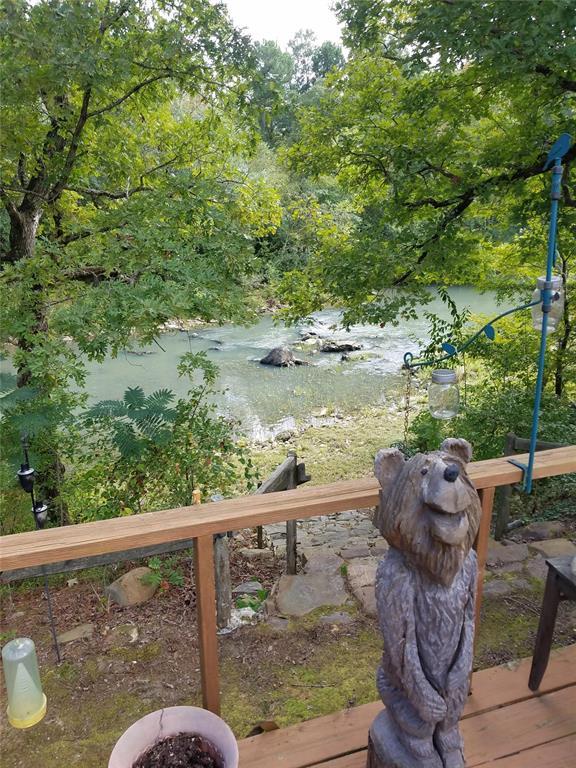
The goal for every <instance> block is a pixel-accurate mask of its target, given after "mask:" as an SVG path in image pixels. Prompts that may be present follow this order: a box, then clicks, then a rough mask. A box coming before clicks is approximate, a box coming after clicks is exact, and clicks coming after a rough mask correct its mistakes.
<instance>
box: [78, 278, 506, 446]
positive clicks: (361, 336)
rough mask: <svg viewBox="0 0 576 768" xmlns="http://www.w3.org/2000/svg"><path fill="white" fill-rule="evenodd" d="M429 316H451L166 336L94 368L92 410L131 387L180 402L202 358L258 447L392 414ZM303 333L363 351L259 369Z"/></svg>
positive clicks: (462, 293)
mask: <svg viewBox="0 0 576 768" xmlns="http://www.w3.org/2000/svg"><path fill="white" fill-rule="evenodd" d="M450 295H451V297H452V298H453V299H454V301H455V302H456V304H457V306H458V308H459V309H462V308H463V307H468V308H469V309H470V310H471V312H472V313H473V314H475V315H476V314H482V315H489V316H492V315H494V314H497V313H498V312H500V311H502V310H503V309H506V308H507V306H506V305H504V306H502V305H500V306H498V305H497V304H496V301H495V297H494V296H493V295H491V294H488V293H485V294H480V293H478V292H477V291H475V290H474V289H473V288H467V287H456V288H452V289H451V290H450ZM424 311H431V312H435V313H437V314H438V315H440V316H442V317H446V316H447V311H446V307H445V306H444V304H442V302H441V301H440V299H439V298H437V297H435V298H433V300H432V302H431V303H430V304H428V305H427V306H426V307H423V309H422V312H421V313H420V314H419V317H418V319H416V320H411V321H407V322H406V321H403V322H402V323H401V324H400V325H398V326H386V327H385V328H380V327H378V326H372V325H357V326H354V327H353V328H351V330H350V331H349V332H346V331H344V330H342V329H337V330H331V326H334V325H336V326H337V325H338V321H339V317H340V315H339V313H338V312H337V311H336V310H325V311H322V312H318V313H316V314H315V315H314V324H313V325H312V326H299V327H285V326H283V325H276V324H274V321H273V319H272V317H270V316H268V315H266V316H263V317H262V318H261V319H260V320H259V321H258V322H257V323H256V324H254V325H251V326H248V327H244V326H238V325H223V326H207V327H202V328H197V329H195V330H194V331H188V332H187V331H174V332H170V333H165V334H162V336H161V337H160V338H159V341H160V344H161V346H162V347H163V349H164V350H165V351H162V349H160V348H159V347H158V346H156V345H153V346H150V347H146V348H137V349H135V351H133V352H124V353H122V354H121V355H119V356H118V357H116V358H107V359H106V360H105V361H104V362H103V363H94V362H88V363H87V370H88V376H87V382H86V389H87V392H88V394H89V402H91V403H93V402H96V401H98V400H103V399H107V398H121V397H122V394H123V392H124V390H125V389H126V388H127V387H130V386H132V387H133V386H137V385H140V386H142V387H143V388H144V390H145V391H146V393H150V392H152V391H154V390H156V389H160V388H164V387H167V388H170V389H172V390H173V391H174V392H176V393H177V394H178V395H183V394H185V393H186V391H187V389H188V382H187V381H186V380H183V379H180V378H179V377H178V374H177V371H176V365H177V363H178V359H179V357H180V355H182V354H183V353H184V352H187V351H192V352H197V351H200V350H204V351H205V352H206V353H207V355H208V357H209V359H210V360H213V361H214V362H215V363H217V364H218V366H219V368H220V378H219V388H220V389H222V390H223V394H222V395H220V396H219V397H218V398H217V404H218V409H219V411H220V412H222V413H226V414H229V415H231V416H233V417H234V418H236V419H238V420H239V421H240V422H241V424H242V427H243V430H244V431H245V432H246V434H247V435H248V436H249V437H250V438H251V439H253V440H256V441H262V440H266V439H269V438H271V437H274V436H275V435H276V434H278V433H279V432H282V431H285V430H289V429H292V428H293V427H294V426H295V424H296V423H297V422H301V421H307V420H310V419H311V418H312V417H313V415H314V414H319V413H325V412H328V413H329V412H331V411H332V410H333V409H336V410H338V411H341V412H344V413H346V412H348V411H350V410H351V409H353V408H355V407H357V406H363V405H383V406H386V407H389V408H392V409H394V405H395V403H396V402H397V401H398V400H399V397H400V395H399V391H400V387H401V379H402V376H401V373H400V367H401V365H402V358H403V355H404V353H405V352H406V351H412V352H417V350H418V346H419V344H418V341H425V340H426V338H427V329H428V322H427V320H426V319H425V317H424ZM306 330H313V331H316V332H317V333H319V334H320V335H322V336H325V337H329V338H332V339H336V340H338V341H343V342H346V341H348V342H354V343H358V344H361V345H362V347H363V349H362V351H361V352H356V353H351V355H350V359H348V360H345V361H342V360H341V355H340V354H338V353H322V352H313V351H312V350H311V348H308V349H306V350H304V351H302V350H301V349H295V350H294V351H295V354H296V356H297V357H299V358H301V359H304V360H306V361H308V362H309V363H310V364H309V365H307V366H294V367H290V368H273V367H269V366H263V365H260V364H259V362H258V361H259V359H260V358H262V357H264V355H265V354H266V353H267V352H268V351H269V350H270V349H272V348H273V347H277V346H285V345H287V346H291V345H293V344H295V343H296V342H298V341H299V340H300V336H301V332H303V331H306ZM324 409H326V411H325V410H324Z"/></svg>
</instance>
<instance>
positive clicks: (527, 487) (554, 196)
mask: <svg viewBox="0 0 576 768" xmlns="http://www.w3.org/2000/svg"><path fill="white" fill-rule="evenodd" d="M571 146H572V137H571V136H570V134H569V133H563V134H562V135H561V136H560V138H559V139H558V141H556V142H555V143H554V145H553V147H552V149H551V150H550V152H548V157H547V158H546V163H545V164H544V170H545V171H546V170H548V168H550V167H552V190H551V193H550V198H551V204H550V226H549V229H548V255H547V259H546V280H545V282H544V283H543V285H542V284H541V286H542V287H541V290H540V298H539V299H537V300H536V301H531V302H529V303H528V304H523V305H522V306H520V307H515V308H514V309H509V310H508V311H507V312H502V314H500V315H498V316H497V317H495V318H493V319H492V320H490V322H489V323H486V325H484V326H483V327H482V328H481V329H480V330H479V331H478V333H475V334H474V336H472V337H471V338H470V339H468V340H467V341H466V342H465V343H464V344H463V345H462V346H461V347H460V348H459V349H457V348H456V347H455V346H454V345H453V344H442V349H443V350H444V352H446V354H445V355H443V356H442V357H439V358H435V359H434V360H422V361H415V362H414V355H413V354H412V353H411V352H406V354H405V355H404V368H407V369H412V368H423V367H424V366H428V365H435V364H437V363H440V362H442V361H443V360H449V359H450V358H451V357H454V356H455V355H459V354H460V353H461V352H464V350H466V349H467V348H468V347H469V346H470V345H471V344H473V343H474V342H475V341H476V339H478V338H479V337H480V336H482V334H484V335H485V336H487V337H488V338H489V339H490V340H493V339H494V337H495V331H494V323H496V322H497V321H498V320H500V319H501V318H503V317H506V315H511V314H513V313H515V312H520V311H522V310H524V309H529V308H530V307H534V306H536V305H537V304H540V303H542V334H541V337H540V351H539V354H538V375H537V377H536V389H535V392H534V410H533V412H532V431H531V433H530V449H529V453H528V464H523V463H522V462H521V461H517V460H516V459H508V461H509V462H510V463H511V464H514V465H515V466H517V467H520V469H521V470H522V473H523V483H522V487H523V489H524V491H526V493H530V492H531V490H532V474H533V471H534V456H535V454H536V440H537V437H538V420H539V416H540V402H541V400H542V387H543V383H544V361H545V356H546V340H547V331H548V314H549V312H550V310H551V309H552V303H553V302H554V301H555V299H556V298H557V296H556V295H555V294H554V292H553V289H552V286H553V283H552V270H553V268H554V266H555V263H556V231H557V227H558V205H559V202H560V198H561V196H562V191H561V186H562V173H563V171H564V168H563V166H562V158H563V157H564V155H565V154H566V153H567V152H568V150H569V149H570V147H571Z"/></svg>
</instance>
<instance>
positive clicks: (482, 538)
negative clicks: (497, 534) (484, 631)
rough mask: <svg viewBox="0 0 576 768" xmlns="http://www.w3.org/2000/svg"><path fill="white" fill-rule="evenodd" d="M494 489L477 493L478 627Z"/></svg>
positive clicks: (477, 625) (475, 545)
mask: <svg viewBox="0 0 576 768" xmlns="http://www.w3.org/2000/svg"><path fill="white" fill-rule="evenodd" d="M495 491H496V489H495V488H482V489H481V490H480V491H479V495H480V504H481V506H482V517H481V518H480V526H479V527H478V533H477V535H476V541H475V542H474V549H475V550H476V554H477V556H478V578H477V581H476V620H475V626H476V627H479V626H480V612H481V610H482V592H483V591H484V572H485V570H486V558H487V556H488V539H489V537H490V522H491V520H492V508H493V506H494V493H495Z"/></svg>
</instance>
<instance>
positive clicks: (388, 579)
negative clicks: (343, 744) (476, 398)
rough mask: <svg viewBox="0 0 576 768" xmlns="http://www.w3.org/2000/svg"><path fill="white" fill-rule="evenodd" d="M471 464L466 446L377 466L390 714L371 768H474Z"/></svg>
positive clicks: (382, 681)
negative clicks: (467, 707)
mask: <svg viewBox="0 0 576 768" xmlns="http://www.w3.org/2000/svg"><path fill="white" fill-rule="evenodd" d="M471 456H472V449H471V446H470V444H469V443H467V442H466V440H459V439H449V440H445V441H444V442H443V443H442V445H441V446H440V450H439V451H435V452H433V453H429V454H418V455H416V456H414V457H413V458H411V459H410V460H409V461H406V460H405V459H404V457H403V455H402V454H401V453H400V451H398V450H397V449H394V448H391V449H386V450H381V451H379V452H378V455H377V456H376V461H375V472H376V476H377V478H378V480H379V481H380V485H381V486H382V489H381V491H380V506H379V508H378V511H377V513H376V518H375V524H376V525H377V526H378V528H379V529H380V531H381V533H382V535H383V536H384V538H385V539H386V540H387V541H388V543H389V544H390V550H389V551H388V552H387V554H386V555H385V556H384V558H383V559H382V561H381V562H380V564H379V567H378V573H377V577H376V603H377V606H378V617H379V622H380V629H381V632H382V635H383V637H384V654H383V656H382V662H381V664H380V667H379V668H378V673H377V685H378V691H379V693H380V696H381V697H382V701H383V702H384V704H385V705H386V709H385V710H384V711H383V712H381V713H380V715H378V717H377V718H376V719H375V720H374V722H373V723H372V726H371V728H370V739H369V751H368V766H369V768H463V766H464V764H465V763H464V756H463V751H462V739H461V736H460V732H459V729H458V720H459V718H460V715H461V713H462V709H463V707H464V703H465V701H466V696H467V694H468V687H469V674H470V671H471V668H472V654H473V639H474V597H475V587H476V571H477V565H476V553H475V552H474V550H473V549H472V544H473V542H474V539H475V537H476V532H477V530H478V525H479V523H480V514H481V508H480V500H479V498H478V494H477V493H476V490H475V488H474V486H473V485H472V482H471V481H470V479H469V478H468V476H467V474H466V464H467V463H468V462H469V461H470V459H471Z"/></svg>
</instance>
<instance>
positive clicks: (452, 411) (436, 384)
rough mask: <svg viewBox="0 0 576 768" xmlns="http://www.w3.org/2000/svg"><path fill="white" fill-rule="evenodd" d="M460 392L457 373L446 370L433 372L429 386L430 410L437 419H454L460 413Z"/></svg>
mask: <svg viewBox="0 0 576 768" xmlns="http://www.w3.org/2000/svg"><path fill="white" fill-rule="evenodd" d="M459 406H460V392H459V390H458V378H457V376H456V372H455V371H451V370H448V369H446V368H440V369H439V370H436V371H432V379H431V381H430V384H429V385H428V408H429V410H430V413H431V414H432V416H433V417H434V418H435V419H452V418H453V417H454V416H456V414H457V413H458V410H459Z"/></svg>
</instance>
